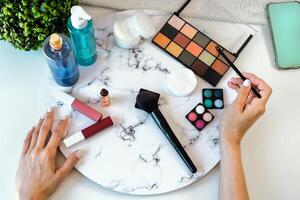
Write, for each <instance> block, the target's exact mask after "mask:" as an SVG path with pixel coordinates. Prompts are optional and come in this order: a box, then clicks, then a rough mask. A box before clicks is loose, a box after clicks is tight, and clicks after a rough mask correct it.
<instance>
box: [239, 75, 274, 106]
mask: <svg viewBox="0 0 300 200" xmlns="http://www.w3.org/2000/svg"><path fill="white" fill-rule="evenodd" d="M244 76H245V77H246V78H247V79H249V80H250V81H251V83H252V84H253V85H254V86H256V87H257V88H258V90H259V93H260V94H261V96H262V98H261V101H262V102H263V103H266V102H267V100H268V99H269V97H270V96H271V93H272V88H271V87H270V86H269V85H268V84H267V83H266V82H265V81H263V80H262V79H260V78H258V77H257V76H256V75H254V74H251V73H244Z"/></svg>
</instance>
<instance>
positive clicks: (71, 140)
mask: <svg viewBox="0 0 300 200" xmlns="http://www.w3.org/2000/svg"><path fill="white" fill-rule="evenodd" d="M113 124H114V123H113V121H112V120H111V118H110V117H106V118H104V119H103V120H101V121H99V122H97V123H95V124H93V125H91V126H89V127H87V128H85V129H83V130H82V131H79V132H77V133H75V134H73V135H71V136H70V137H68V138H66V139H64V140H63V143H64V144H65V145H66V147H70V146H72V145H74V144H76V143H78V142H81V141H83V140H86V139H88V138H90V137H92V136H93V135H95V134H97V133H98V132H100V131H102V130H104V129H106V128H108V127H110V126H112V125H113Z"/></svg>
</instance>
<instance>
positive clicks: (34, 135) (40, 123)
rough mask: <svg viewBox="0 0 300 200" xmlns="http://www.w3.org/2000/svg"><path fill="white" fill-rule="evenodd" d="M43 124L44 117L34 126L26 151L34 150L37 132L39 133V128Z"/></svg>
mask: <svg viewBox="0 0 300 200" xmlns="http://www.w3.org/2000/svg"><path fill="white" fill-rule="evenodd" d="M43 122H44V117H42V118H41V119H40V120H39V122H38V124H37V125H36V127H35V129H34V131H33V133H32V137H31V141H30V146H29V150H28V151H31V150H33V149H34V148H35V145H36V142H37V140H38V137H39V132H40V129H41V126H42V124H43Z"/></svg>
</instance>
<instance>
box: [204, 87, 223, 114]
mask: <svg viewBox="0 0 300 200" xmlns="http://www.w3.org/2000/svg"><path fill="white" fill-rule="evenodd" d="M202 103H203V105H204V107H205V108H207V109H223V108H224V98H223V90H222V89H211V88H204V89H202Z"/></svg>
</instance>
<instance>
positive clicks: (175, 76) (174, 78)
mask: <svg viewBox="0 0 300 200" xmlns="http://www.w3.org/2000/svg"><path fill="white" fill-rule="evenodd" d="M196 86H197V78H196V76H195V74H194V72H193V71H191V70H189V69H187V68H181V69H177V70H174V71H172V72H171V75H170V76H168V87H169V89H170V91H171V92H172V93H173V94H174V95H175V96H187V95H189V94H191V93H192V92H193V91H194V89H195V88H196Z"/></svg>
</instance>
